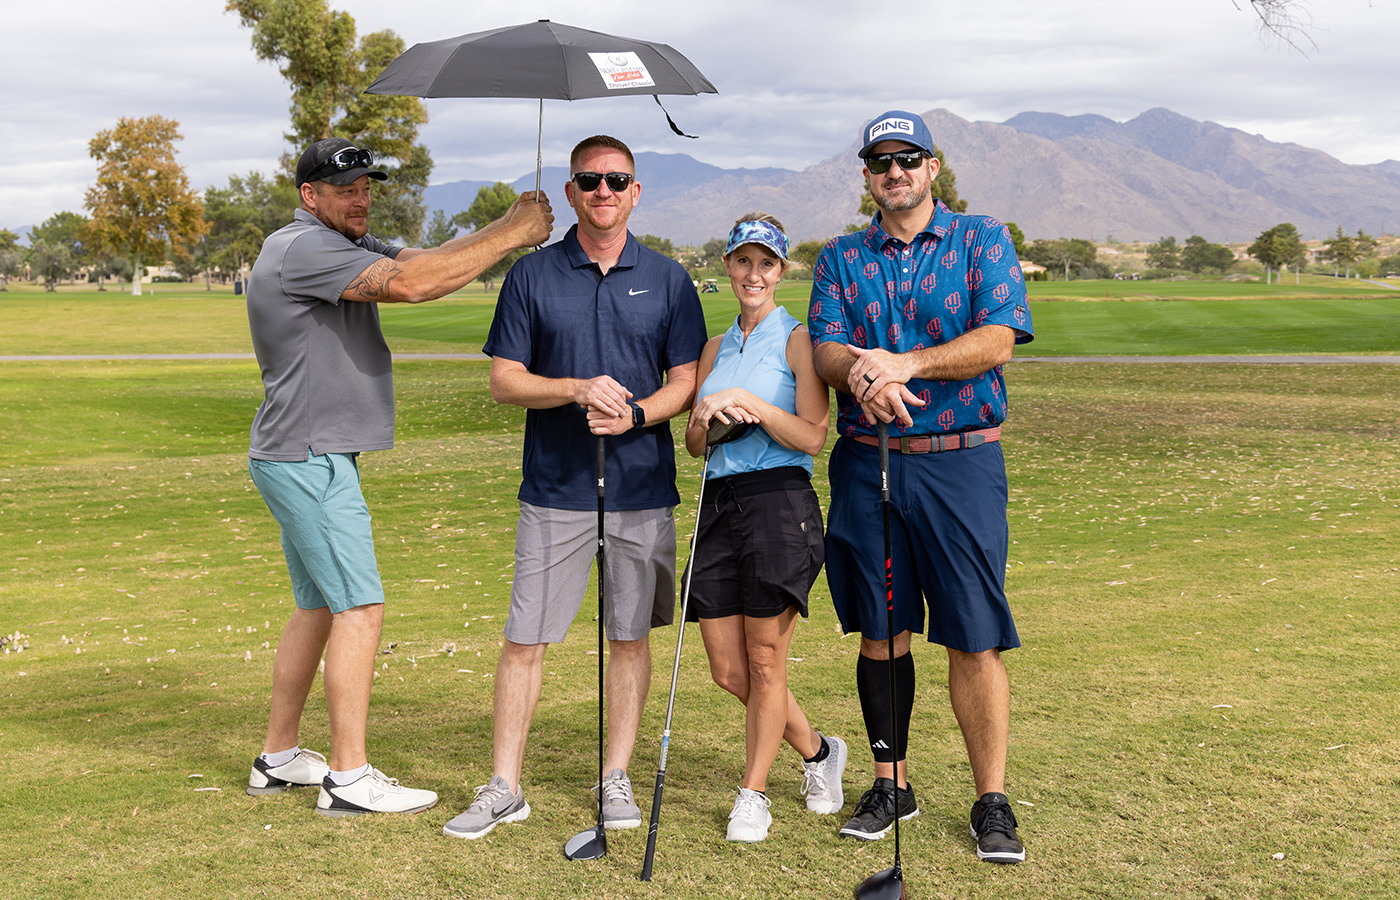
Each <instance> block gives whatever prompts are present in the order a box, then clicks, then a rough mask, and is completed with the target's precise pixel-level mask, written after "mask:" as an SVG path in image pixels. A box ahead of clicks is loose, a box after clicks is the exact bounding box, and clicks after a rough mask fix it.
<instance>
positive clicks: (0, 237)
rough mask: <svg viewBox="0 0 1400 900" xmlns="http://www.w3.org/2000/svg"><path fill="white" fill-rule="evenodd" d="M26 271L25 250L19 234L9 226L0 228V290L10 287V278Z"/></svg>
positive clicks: (6, 289)
mask: <svg viewBox="0 0 1400 900" xmlns="http://www.w3.org/2000/svg"><path fill="white" fill-rule="evenodd" d="M22 271H24V250H23V249H21V248H20V246H19V235H17V234H15V233H14V232H13V231H11V230H9V229H8V228H0V291H8V290H9V289H10V279H11V278H13V277H15V276H16V275H18V274H19V273H20V272H22Z"/></svg>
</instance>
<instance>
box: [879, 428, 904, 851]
mask: <svg viewBox="0 0 1400 900" xmlns="http://www.w3.org/2000/svg"><path fill="white" fill-rule="evenodd" d="M876 432H877V434H878V436H879V442H880V520H881V522H880V524H881V530H882V531H883V532H884V536H885V631H886V633H887V637H886V642H887V643H886V647H887V650H886V652H887V653H888V655H889V667H888V668H889V675H890V746H891V747H893V748H894V773H893V779H892V780H893V781H894V872H895V877H896V878H900V877H901V871H900V862H899V761H900V759H902V758H903V754H902V753H900V746H899V727H898V725H897V724H896V723H895V715H896V713H895V711H896V710H898V709H899V694H898V691H897V688H896V687H895V677H894V560H893V555H892V554H891V553H890V426H889V425H888V424H886V423H885V422H879V423H878V424H877V425H876Z"/></svg>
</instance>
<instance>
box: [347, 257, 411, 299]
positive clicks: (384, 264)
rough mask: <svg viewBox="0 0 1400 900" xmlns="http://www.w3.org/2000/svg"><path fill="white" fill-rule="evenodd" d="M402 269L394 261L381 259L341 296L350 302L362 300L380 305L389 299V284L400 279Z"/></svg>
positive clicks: (371, 264)
mask: <svg viewBox="0 0 1400 900" xmlns="http://www.w3.org/2000/svg"><path fill="white" fill-rule="evenodd" d="M401 271H402V269H400V268H399V266H398V264H397V263H396V262H394V261H393V260H392V259H381V260H379V261H377V262H373V263H370V265H369V268H367V269H365V270H364V271H363V272H361V273H360V274H359V275H356V276H355V279H354V280H353V281H351V282H350V284H349V285H347V286H346V288H345V293H344V294H342V295H341V296H343V297H345V298H346V299H348V300H362V301H364V302H367V303H378V302H383V301H385V300H388V299H389V283H390V282H392V281H393V280H394V279H395V278H397V277H399V273H400V272H401Z"/></svg>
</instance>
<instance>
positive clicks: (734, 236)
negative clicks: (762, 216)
mask: <svg viewBox="0 0 1400 900" xmlns="http://www.w3.org/2000/svg"><path fill="white" fill-rule="evenodd" d="M744 244H758V245H760V246H763V247H767V248H768V249H769V250H772V251H773V253H774V254H776V255H777V257H778V258H779V259H787V255H788V236H787V235H785V234H783V232H782V229H780V228H778V227H777V226H776V225H771V224H769V223H768V222H760V221H748V222H740V223H739V224H737V225H735V226H734V227H733V228H732V229H731V230H730V232H729V240H728V241H726V242H725V244H724V255H725V256H728V255H729V254H731V253H733V252H734V251H735V250H736V249H738V248H739V247H741V246H743V245H744Z"/></svg>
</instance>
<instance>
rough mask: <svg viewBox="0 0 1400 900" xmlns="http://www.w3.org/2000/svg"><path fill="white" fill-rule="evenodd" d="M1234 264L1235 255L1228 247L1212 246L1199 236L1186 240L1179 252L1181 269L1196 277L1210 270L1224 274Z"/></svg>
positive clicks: (1192, 236)
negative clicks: (1193, 273) (1192, 273)
mask: <svg viewBox="0 0 1400 900" xmlns="http://www.w3.org/2000/svg"><path fill="white" fill-rule="evenodd" d="M1234 264H1235V254H1234V253H1232V252H1231V251H1230V248H1229V247H1226V246H1223V245H1221V244H1212V243H1211V242H1209V241H1207V240H1206V239H1205V238H1203V237H1201V236H1200V235H1199V234H1193V235H1191V236H1190V237H1189V238H1187V239H1186V245H1185V246H1184V247H1183V248H1182V250H1181V267H1182V268H1183V269H1186V270H1187V271H1188V272H1195V273H1196V274H1197V275H1199V274H1201V273H1202V272H1204V271H1206V270H1207V269H1210V270H1212V271H1219V272H1224V271H1225V270H1227V269H1229V268H1230V267H1231V266H1233V265H1234Z"/></svg>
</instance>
